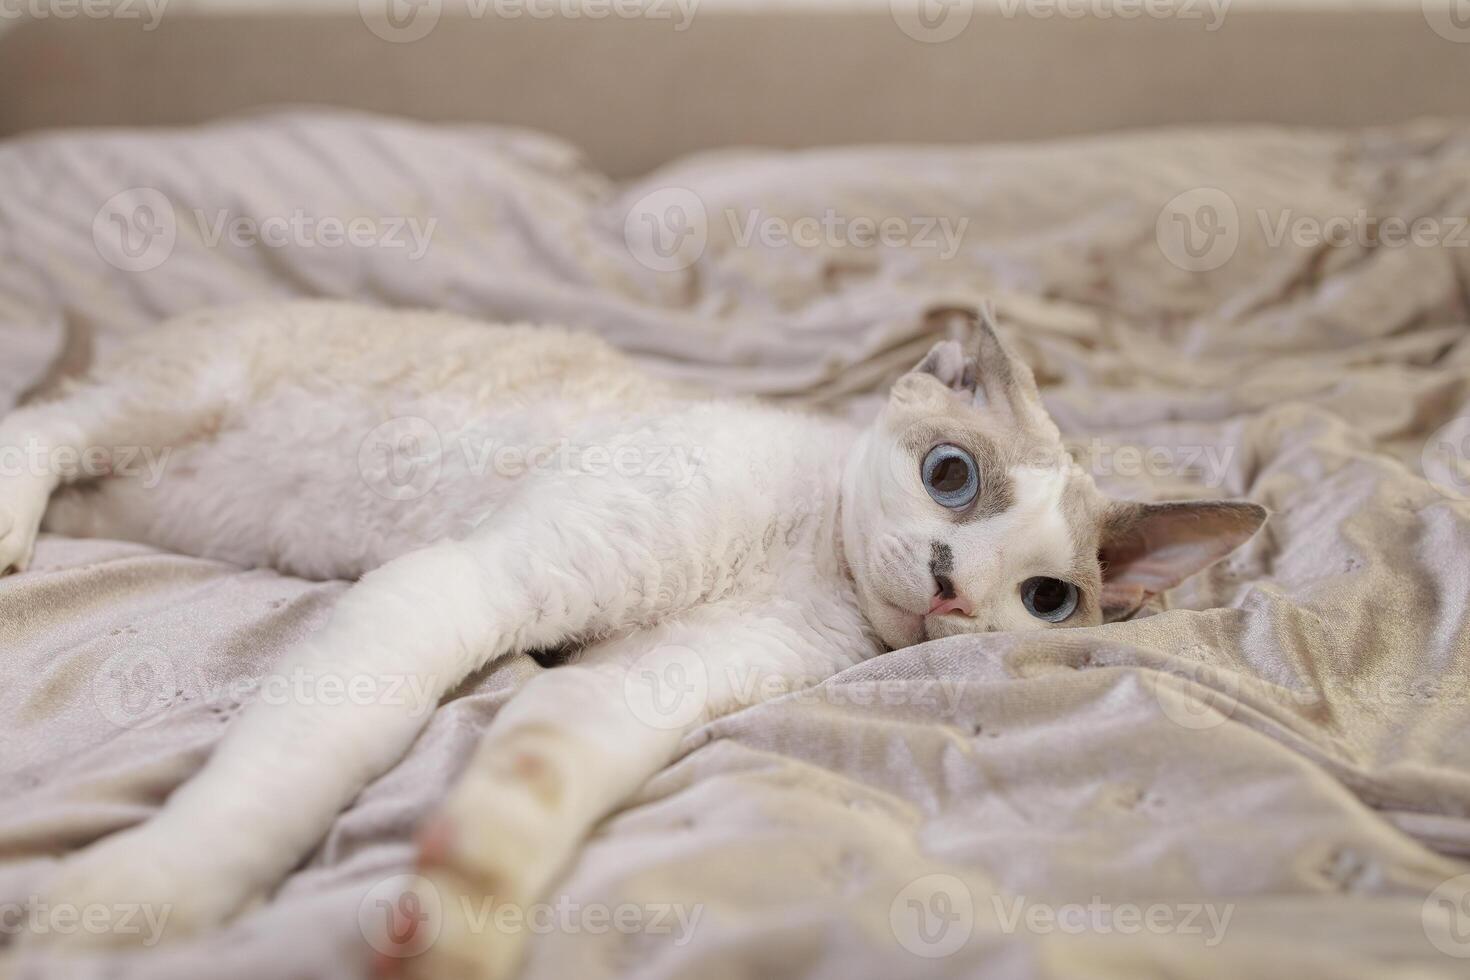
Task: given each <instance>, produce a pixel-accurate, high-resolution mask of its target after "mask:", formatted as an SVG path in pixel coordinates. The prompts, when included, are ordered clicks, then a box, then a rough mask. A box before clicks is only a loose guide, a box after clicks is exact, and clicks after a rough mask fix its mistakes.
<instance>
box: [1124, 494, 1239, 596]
mask: <svg viewBox="0 0 1470 980" xmlns="http://www.w3.org/2000/svg"><path fill="white" fill-rule="evenodd" d="M1115 506H1116V508H1117V509H1116V510H1115V513H1114V514H1113V515H1112V519H1111V522H1110V524H1109V525H1108V526H1106V527H1105V529H1104V532H1103V536H1104V540H1103V542H1102V544H1101V546H1100V547H1099V548H1098V559H1099V560H1100V561H1101V562H1102V563H1103V597H1102V601H1103V608H1104V609H1130V608H1133V607H1136V606H1137V605H1138V604H1139V603H1140V602H1142V601H1143V600H1144V599H1146V598H1147V597H1148V596H1150V595H1155V594H1157V593H1159V592H1163V591H1164V590H1165V589H1169V588H1172V587H1173V586H1175V585H1178V584H1179V583H1180V582H1182V581H1183V580H1184V579H1186V578H1188V577H1189V576H1191V575H1193V574H1194V573H1195V572H1198V571H1199V570H1200V569H1202V568H1206V567H1208V566H1209V565H1211V564H1213V563H1214V562H1216V561H1218V560H1219V559H1221V558H1223V557H1225V556H1226V555H1228V554H1229V553H1230V552H1231V551H1233V550H1234V549H1235V548H1236V547H1237V546H1239V545H1240V544H1241V543H1242V542H1244V541H1245V540H1246V539H1247V538H1249V537H1250V536H1251V535H1252V534H1254V533H1255V531H1256V529H1257V528H1258V527H1260V525H1261V522H1262V521H1263V520H1265V517H1266V512H1265V510H1263V509H1262V508H1260V507H1258V506H1256V505H1254V504H1237V503H1229V502H1220V501H1197V502H1191V503H1175V504H1119V505H1115Z"/></svg>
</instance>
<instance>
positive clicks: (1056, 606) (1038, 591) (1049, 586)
mask: <svg viewBox="0 0 1470 980" xmlns="http://www.w3.org/2000/svg"><path fill="white" fill-rule="evenodd" d="M1021 602H1022V603H1023V604H1024V605H1025V606H1026V611H1027V612H1028V613H1030V614H1031V615H1033V616H1035V617H1036V618H1037V619H1044V620H1046V621H1047V622H1048V623H1060V622H1061V621H1062V620H1064V619H1066V618H1067V617H1068V616H1070V615H1072V613H1074V612H1076V611H1077V586H1075V585H1073V584H1072V583H1071V582H1063V581H1062V580H1061V579H1059V578H1041V577H1037V578H1028V579H1027V580H1026V581H1024V582H1022V583H1021Z"/></svg>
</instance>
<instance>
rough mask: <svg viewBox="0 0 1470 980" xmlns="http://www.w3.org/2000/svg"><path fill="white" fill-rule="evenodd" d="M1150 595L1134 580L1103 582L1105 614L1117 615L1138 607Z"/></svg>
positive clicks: (1102, 599)
mask: <svg viewBox="0 0 1470 980" xmlns="http://www.w3.org/2000/svg"><path fill="white" fill-rule="evenodd" d="M1148 596H1149V594H1148V592H1147V591H1146V590H1145V589H1144V587H1143V586H1141V585H1138V584H1136V583H1133V582H1103V587H1102V595H1101V597H1100V602H1101V603H1102V609H1103V613H1104V615H1109V616H1116V615H1120V614H1122V613H1125V612H1131V611H1132V610H1134V609H1137V608H1138V607H1139V606H1141V605H1143V603H1144V600H1145V599H1147V598H1148Z"/></svg>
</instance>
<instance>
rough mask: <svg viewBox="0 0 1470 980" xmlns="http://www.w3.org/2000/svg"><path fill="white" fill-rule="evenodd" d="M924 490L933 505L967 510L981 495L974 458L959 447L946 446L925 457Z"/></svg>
mask: <svg viewBox="0 0 1470 980" xmlns="http://www.w3.org/2000/svg"><path fill="white" fill-rule="evenodd" d="M922 475H923V478H924V489H925V490H928V491H929V496H931V497H933V498H934V502H935V503H936V504H939V505H940V506H943V507H948V508H950V509H952V510H958V509H960V508H961V507H968V506H969V505H970V504H971V502H973V501H974V499H975V495H976V494H978V493H979V492H980V470H979V467H977V466H976V465H975V457H974V456H971V455H970V454H969V453H967V452H965V451H964V450H963V449H961V448H960V447H959V446H952V445H950V444H949V443H945V444H944V445H942V446H935V447H934V448H933V449H931V450H929V455H927V456H925V457H924V468H923V474H922Z"/></svg>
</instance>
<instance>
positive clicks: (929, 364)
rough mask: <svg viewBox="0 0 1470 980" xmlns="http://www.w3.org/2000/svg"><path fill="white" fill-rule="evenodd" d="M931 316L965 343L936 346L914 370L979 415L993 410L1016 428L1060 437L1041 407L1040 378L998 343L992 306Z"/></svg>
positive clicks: (943, 311)
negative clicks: (966, 400)
mask: <svg viewBox="0 0 1470 980" xmlns="http://www.w3.org/2000/svg"><path fill="white" fill-rule="evenodd" d="M930 317H931V318H938V319H943V320H945V321H947V323H948V325H950V327H951V329H952V330H956V332H960V333H962V334H964V335H967V336H966V339H965V340H964V341H957V340H945V341H941V342H940V343H938V344H935V345H934V347H933V348H932V349H931V350H930V351H929V353H928V354H927V355H926V356H925V357H924V359H923V360H922V361H920V362H919V363H918V364H917V365H916V366H915V367H914V370H915V371H919V372H923V373H925V374H932V375H933V376H934V377H935V378H937V379H939V381H940V382H942V383H943V384H945V385H946V386H947V387H949V388H950V389H951V390H952V391H955V392H958V393H960V394H962V395H964V396H966V397H968V398H969V399H970V401H971V402H972V404H973V405H974V407H975V408H976V409H978V410H980V411H989V412H993V413H995V414H997V415H999V416H1001V417H1003V418H1004V419H1005V420H1006V421H1007V422H1008V423H1010V424H1011V425H1014V426H1016V427H1017V428H1022V429H1032V430H1037V431H1039V432H1040V434H1042V435H1044V436H1047V437H1050V438H1052V439H1058V438H1060V435H1059V434H1058V432H1057V428H1056V425H1055V424H1054V423H1053V422H1052V420H1051V416H1049V415H1047V414H1046V408H1045V407H1044V406H1043V405H1042V403H1041V394H1040V392H1038V391H1037V388H1036V376H1035V375H1034V374H1032V373H1031V368H1030V367H1028V366H1027V364H1026V362H1025V361H1023V360H1021V359H1020V358H1018V357H1016V356H1015V355H1014V354H1012V353H1011V352H1010V350H1009V349H1008V348H1007V347H1006V345H1005V343H1004V342H1003V341H1002V340H1001V339H1000V334H999V333H998V332H997V331H996V328H995V316H994V314H993V312H992V311H991V310H990V308H989V307H988V306H980V307H978V308H976V307H959V308H952V309H942V310H935V311H934V312H932V313H930Z"/></svg>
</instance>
